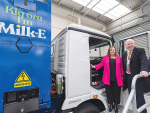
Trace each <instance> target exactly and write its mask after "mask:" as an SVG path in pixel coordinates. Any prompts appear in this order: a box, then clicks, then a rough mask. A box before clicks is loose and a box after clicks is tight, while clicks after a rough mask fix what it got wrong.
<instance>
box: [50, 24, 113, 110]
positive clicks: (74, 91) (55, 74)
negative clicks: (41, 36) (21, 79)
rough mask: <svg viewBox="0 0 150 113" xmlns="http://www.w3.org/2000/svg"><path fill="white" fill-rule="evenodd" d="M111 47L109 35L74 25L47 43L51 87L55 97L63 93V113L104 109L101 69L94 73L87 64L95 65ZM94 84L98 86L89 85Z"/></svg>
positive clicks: (106, 107) (111, 40)
mask: <svg viewBox="0 0 150 113" xmlns="http://www.w3.org/2000/svg"><path fill="white" fill-rule="evenodd" d="M112 44H113V39H112V38H111V37H110V36H109V35H107V34H105V33H103V32H100V31H98V30H94V29H91V28H88V27H83V26H80V25H76V24H70V25H69V26H68V27H67V28H66V29H64V30H63V31H62V32H60V33H59V34H58V35H57V36H56V37H55V39H54V40H53V41H52V42H51V72H52V79H51V80H52V81H51V83H52V88H55V87H56V92H57V93H58V94H60V95H61V94H62V93H63V92H64V93H63V94H64V96H63V99H62V103H61V105H60V109H61V111H62V112H63V113H68V112H71V111H72V112H73V113H100V112H102V111H104V110H107V109H108V104H107V99H106V94H105V88H104V87H105V85H104V84H103V83H102V82H101V80H102V75H103V68H102V69H100V70H98V71H96V70H95V69H91V68H90V63H91V64H93V65H95V64H98V63H99V62H100V61H101V59H102V58H103V56H105V55H106V54H107V50H108V48H109V46H111V45H112ZM55 81H56V82H55ZM95 81H97V82H98V84H97V85H94V86H93V85H91V83H92V82H95ZM52 98H53V97H52ZM58 111H59V110H58Z"/></svg>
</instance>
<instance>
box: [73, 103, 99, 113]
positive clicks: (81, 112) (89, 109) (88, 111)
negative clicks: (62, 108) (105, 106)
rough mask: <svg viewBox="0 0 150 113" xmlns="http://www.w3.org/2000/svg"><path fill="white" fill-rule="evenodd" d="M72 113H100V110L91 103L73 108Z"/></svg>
mask: <svg viewBox="0 0 150 113" xmlns="http://www.w3.org/2000/svg"><path fill="white" fill-rule="evenodd" d="M73 113H100V109H99V108H98V107H97V106H95V105H94V104H91V103H85V104H83V105H80V106H78V107H77V108H75V110H74V111H73Z"/></svg>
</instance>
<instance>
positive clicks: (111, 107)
mask: <svg viewBox="0 0 150 113" xmlns="http://www.w3.org/2000/svg"><path fill="white" fill-rule="evenodd" d="M112 110H113V104H110V106H109V112H111V111H112Z"/></svg>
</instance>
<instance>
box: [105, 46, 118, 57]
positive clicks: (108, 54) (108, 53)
mask: <svg viewBox="0 0 150 113" xmlns="http://www.w3.org/2000/svg"><path fill="white" fill-rule="evenodd" d="M112 48H115V47H114V46H110V47H109V49H108V52H107V56H110V50H111V49H112ZM115 56H117V49H116V48H115Z"/></svg>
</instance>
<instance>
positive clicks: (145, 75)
mask: <svg viewBox="0 0 150 113" xmlns="http://www.w3.org/2000/svg"><path fill="white" fill-rule="evenodd" d="M140 74H143V75H144V77H148V72H146V71H141V72H140Z"/></svg>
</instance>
